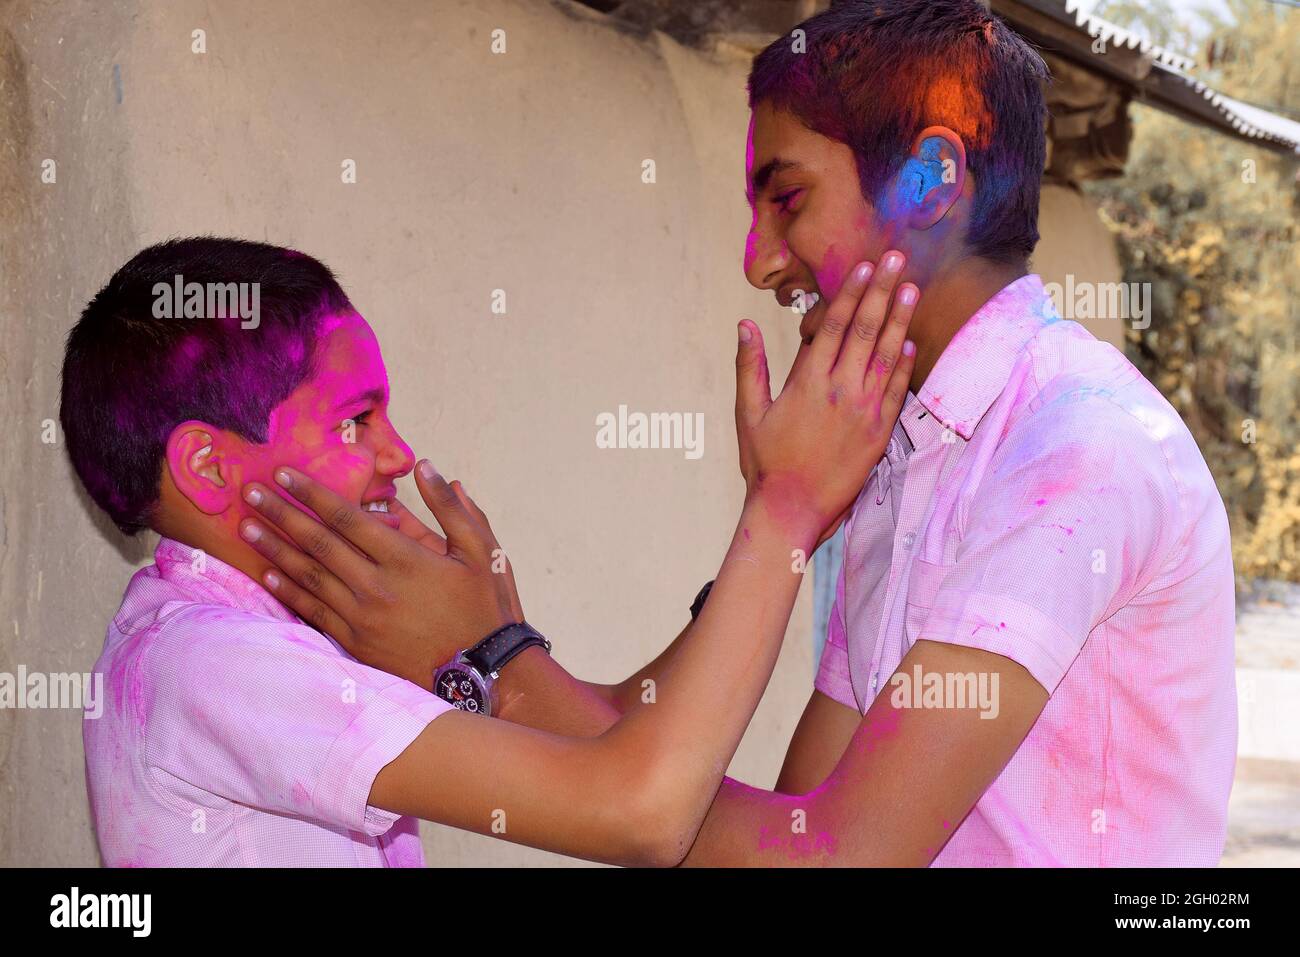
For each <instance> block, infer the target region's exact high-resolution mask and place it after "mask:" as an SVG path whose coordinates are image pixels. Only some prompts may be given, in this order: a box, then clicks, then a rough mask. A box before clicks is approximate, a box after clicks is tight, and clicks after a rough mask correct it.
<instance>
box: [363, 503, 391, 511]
mask: <svg viewBox="0 0 1300 957" xmlns="http://www.w3.org/2000/svg"><path fill="white" fill-rule="evenodd" d="M366 511H367V512H387V511H388V503H387V502H369V503H367V504H366Z"/></svg>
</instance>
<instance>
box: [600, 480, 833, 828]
mask: <svg viewBox="0 0 1300 957" xmlns="http://www.w3.org/2000/svg"><path fill="white" fill-rule="evenodd" d="M793 524H794V523H793V522H792V521H791V520H790V518H789V517H788V516H777V517H773V516H772V515H771V514H769V512H768V511H767V509H766V507H765V506H764V505H763V504H761V503H759V504H747V505H746V508H745V511H744V512H743V513H742V516H741V521H740V523H739V525H738V526H737V529H736V533H735V536H734V538H733V540H732V544H731V548H730V549H729V550H728V553H727V558H726V560H725V562H724V563H723V566H722V569H721V571H720V572H719V574H718V577H717V582H716V584H715V585H714V587H713V591H712V593H711V595H710V597H709V601H708V603H707V604H706V605H705V606H704V609H703V611H702V612H701V613H700V616H699V618H698V619H697V620H696V622H695V624H694V626H693V628H692V629H691V639H690V641H685V642H682V643H681V645H680V646H679V648H678V649H677V652H676V653H675V655H674V656H673V658H672V661H671V663H669V664H668V666H667V667H666V669H665V671H664V674H663V681H662V683H661V684H660V685H659V687H658V688H657V694H656V696H655V698H654V699H653V700H652V701H645V702H643V703H639V704H638V705H637V706H636V707H634V708H632V709H631V710H629V711H628V712H627V713H626V714H625V715H624V717H623V719H622V720H621V721H620V722H619V724H618V725H616V726H615V727H614V728H613V729H611V731H610V735H609V738H610V744H611V745H616V746H617V747H618V748H619V749H620V750H623V749H627V750H628V751H630V753H634V754H638V755H640V756H641V759H642V760H644V761H645V762H647V763H648V764H649V765H650V766H651V767H652V768H653V769H654V770H653V775H652V776H653V779H654V781H655V782H656V787H657V791H658V793H659V794H660V795H661V797H662V799H663V803H664V805H665V807H666V808H667V809H668V810H667V812H666V813H668V814H669V816H670V817H671V818H672V820H673V821H674V822H676V823H677V824H680V825H682V826H683V827H685V828H686V831H688V833H687V832H683V840H684V843H683V845H682V852H683V853H684V852H685V850H686V849H687V848H688V847H689V846H690V843H691V841H693V839H694V835H695V831H696V829H698V827H699V824H700V822H701V821H702V820H703V819H704V815H705V813H706V812H707V810H708V806H709V803H710V802H711V801H712V799H713V797H714V794H715V793H716V791H717V788H718V785H719V783H720V782H721V780H722V774H723V772H724V771H725V770H726V767H727V764H728V763H729V762H730V760H731V757H732V755H733V754H734V753H735V750H736V747H737V746H738V745H739V743H740V738H741V736H742V735H743V734H744V731H745V728H746V727H747V725H748V724H749V721H750V719H751V718H752V717H753V713H754V710H755V708H756V707H757V705H758V701H759V699H760V698H761V696H762V693H763V690H764V689H765V688H766V686H767V683H768V680H769V679H770V678H771V674H772V669H773V667H774V666H775V664H776V658H777V655H778V653H779V651H780V647H781V641H782V639H783V637H784V635H785V629H786V626H787V624H788V622H789V616H790V610H791V607H792V606H793V604H794V599H795V596H796V594H797V592H798V588H799V583H800V580H801V578H802V576H801V575H800V574H799V573H798V571H797V570H796V566H795V564H794V563H793V559H792V555H793V554H794V553H795V552H796V551H798V550H800V549H802V550H804V551H806V550H807V549H808V548H809V547H810V546H811V544H812V539H813V538H815V534H807V535H806V534H804V532H803V531H802V530H796V529H795V528H792V525H793Z"/></svg>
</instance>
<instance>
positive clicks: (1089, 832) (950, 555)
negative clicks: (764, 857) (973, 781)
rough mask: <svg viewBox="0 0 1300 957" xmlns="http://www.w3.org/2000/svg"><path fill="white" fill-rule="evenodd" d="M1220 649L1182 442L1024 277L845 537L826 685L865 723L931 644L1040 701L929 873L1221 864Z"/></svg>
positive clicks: (1209, 543) (1214, 521)
mask: <svg viewBox="0 0 1300 957" xmlns="http://www.w3.org/2000/svg"><path fill="white" fill-rule="evenodd" d="M945 426H947V428H945ZM1233 636H1234V593H1233V570H1232V554H1231V549H1230V545H1229V538H1228V520H1227V514H1226V512H1225V510H1224V507H1223V502H1222V500H1221V499H1220V497H1219V493H1218V490H1217V489H1216V487H1215V484H1214V479H1213V478H1212V477H1211V475H1210V472H1209V469H1208V468H1206V465H1205V461H1204V459H1203V458H1202V456H1201V454H1200V451H1199V450H1198V449H1197V446H1196V443H1195V441H1194V440H1193V439H1192V436H1191V434H1190V433H1189V432H1188V430H1187V428H1186V426H1185V425H1184V424H1183V422H1182V420H1181V419H1180V418H1179V416H1178V414H1177V412H1175V411H1174V409H1173V408H1172V407H1171V406H1170V405H1169V403H1168V402H1166V401H1165V399H1164V398H1163V397H1162V396H1161V395H1160V394H1159V392H1157V391H1156V389H1155V388H1154V387H1153V386H1152V385H1151V384H1150V383H1149V382H1147V380H1146V379H1144V378H1143V377H1142V375H1141V374H1140V373H1139V372H1138V371H1137V369H1135V368H1134V367H1133V366H1132V364H1130V363H1129V362H1128V361H1127V360H1126V359H1125V358H1124V356H1123V355H1122V354H1121V353H1120V352H1119V351H1118V350H1117V349H1115V348H1114V347H1113V346H1111V345H1109V344H1108V343H1103V342H1100V341H1098V340H1097V339H1095V338H1094V337H1093V336H1092V335H1091V334H1089V333H1088V332H1087V330H1085V329H1084V328H1083V327H1082V326H1080V325H1079V324H1078V323H1075V322H1070V321H1064V320H1061V319H1059V318H1057V316H1056V314H1055V311H1054V310H1053V307H1052V304H1051V299H1050V298H1049V297H1048V296H1047V295H1046V293H1045V292H1044V290H1043V285H1042V282H1041V281H1040V279H1039V278H1038V277H1037V276H1032V275H1030V276H1025V277H1023V278H1021V279H1019V280H1017V281H1015V282H1013V283H1012V284H1011V285H1009V286H1007V287H1006V288H1005V289H1003V290H1002V291H1001V292H1000V293H998V295H996V296H995V297H993V299H991V300H990V301H989V302H988V303H986V304H985V305H984V306H983V307H982V308H981V309H980V310H979V311H978V312H977V313H975V315H974V316H972V317H971V319H970V320H968V321H967V322H966V324H965V325H964V326H963V327H962V328H961V329H960V330H959V331H958V333H957V335H956V336H955V337H954V338H953V340H952V342H951V343H950V344H949V345H948V348H947V349H945V350H944V352H943V355H942V356H941V357H940V358H939V361H938V363H937V364H936V365H935V367H934V369H933V371H932V372H931V374H930V376H929V378H928V379H927V380H926V382H925V385H924V386H923V387H922V388H921V392H920V395H919V396H916V395H912V394H911V393H909V394H908V396H907V400H906V403H905V404H904V407H903V412H902V414H901V416H900V417H899V423H898V425H896V426H895V429H894V434H893V438H892V439H891V441H890V446H889V451H888V454H887V456H886V457H885V458H884V459H882V460H881V462H880V464H879V465H878V466H877V467H876V470H875V471H874V472H873V473H872V475H871V477H870V478H869V479H868V481H867V484H866V486H865V487H864V489H863V491H862V493H861V495H860V496H859V498H858V501H857V503H856V505H855V506H854V510H853V513H852V516H851V518H850V519H849V521H848V523H847V524H846V532H845V548H844V565H843V569H842V572H841V575H840V579H839V582H838V585H837V589H836V602H835V607H834V609H833V611H832V613H831V619H830V625H829V628H828V634H827V642H826V648H825V651H824V653H823V655H822V660H821V666H820V669H819V673H818V676H817V683H816V686H817V688H818V690H820V691H821V692H822V693H824V694H826V695H828V696H830V697H831V698H834V699H835V700H837V701H839V702H841V703H843V704H845V705H848V706H850V707H854V708H856V709H858V710H859V711H862V712H865V711H866V709H867V708H868V707H869V706H870V704H871V702H872V700H873V699H874V698H875V697H876V695H877V694H879V693H886V694H891V693H892V692H893V690H894V689H893V688H892V687H891V686H890V684H889V681H890V677H891V675H892V674H893V673H894V671H895V669H896V667H897V666H898V664H899V662H900V661H901V660H902V658H903V656H904V655H905V654H906V653H907V651H908V650H909V649H910V648H911V647H912V645H913V644H915V643H916V641H917V640H918V639H920V638H925V639H927V640H930V641H942V642H949V643H952V644H958V645H966V646H969V647H972V648H980V649H984V650H986V651H991V652H995V653H997V654H999V655H1004V656H1006V657H1008V658H1010V659H1012V660H1014V661H1016V662H1019V663H1020V664H1021V665H1023V666H1024V667H1025V669H1026V670H1028V671H1029V673H1030V674H1031V675H1033V677H1034V678H1035V679H1036V680H1037V681H1038V682H1039V683H1040V684H1042V686H1043V687H1044V688H1045V689H1046V690H1047V691H1048V692H1049V693H1050V695H1051V698H1050V699H1049V701H1048V703H1047V706H1046V708H1045V709H1044V710H1043V712H1042V715H1041V716H1040V717H1039V719H1038V721H1037V723H1036V724H1035V725H1034V727H1033V729H1032V730H1031V731H1030V732H1029V735H1028V737H1027V738H1026V739H1025V741H1024V743H1023V744H1021V746H1020V749H1019V750H1018V751H1017V752H1016V753H1015V755H1014V756H1013V757H1012V758H1011V761H1010V762H1009V763H1008V764H1007V766H1006V768H1005V769H1004V770H1003V771H1002V773H1001V774H1000V775H999V776H998V778H997V780H996V781H994V783H993V785H992V786H991V787H990V788H989V789H988V791H986V792H985V794H984V796H983V797H982V798H980V800H979V802H978V803H977V804H976V805H975V807H974V809H973V810H972V811H971V813H970V814H969V815H968V816H967V817H966V819H965V820H964V821H962V822H961V823H960V824H959V825H958V826H957V828H956V830H955V832H954V833H953V835H952V837H951V839H950V840H949V841H948V843H947V845H946V846H945V847H944V848H943V849H942V850H941V851H940V853H939V855H938V857H937V858H936V859H935V862H934V863H935V864H936V865H948V866H954V865H955V866H1001V865H1035V866H1041V865H1070V866H1099V865H1107V866H1111V865H1117V866H1165V865H1169V866H1214V865H1217V864H1218V862H1219V857H1220V855H1221V854H1222V852H1223V844H1224V838H1225V832H1226V819H1227V806H1228V792H1229V790H1230V789H1231V785H1232V774H1233V766H1234V763H1235V757H1236V740H1237V703H1236V689H1235V684H1234V672H1233ZM879 826H880V827H881V828H887V827H888V826H889V822H888V821H881V822H880V824H879Z"/></svg>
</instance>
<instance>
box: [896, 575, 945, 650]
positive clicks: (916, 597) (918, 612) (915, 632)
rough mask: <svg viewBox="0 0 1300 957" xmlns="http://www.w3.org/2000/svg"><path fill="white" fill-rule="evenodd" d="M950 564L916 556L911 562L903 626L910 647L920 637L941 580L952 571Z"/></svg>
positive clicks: (941, 583)
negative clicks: (940, 563)
mask: <svg viewBox="0 0 1300 957" xmlns="http://www.w3.org/2000/svg"><path fill="white" fill-rule="evenodd" d="M952 567H953V566H951V565H938V564H935V563H934V562H927V561H926V560H925V559H923V558H918V559H917V560H916V561H915V562H913V563H912V573H911V576H910V577H909V578H908V582H907V602H906V605H905V607H904V614H903V627H904V631H905V633H906V636H907V647H908V648H909V649H910V648H911V647H912V645H914V644H916V641H917V639H918V638H920V637H921V629H922V628H923V627H924V626H925V620H926V618H928V617H929V616H930V609H931V608H932V607H933V606H934V600H935V597H936V596H937V595H938V594H939V588H940V586H942V585H943V580H944V579H945V578H946V577H948V572H950V571H952Z"/></svg>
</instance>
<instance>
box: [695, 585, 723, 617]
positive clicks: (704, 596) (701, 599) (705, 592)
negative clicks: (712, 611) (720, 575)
mask: <svg viewBox="0 0 1300 957" xmlns="http://www.w3.org/2000/svg"><path fill="white" fill-rule="evenodd" d="M713 581H717V579H716V578H715V579H714V580H713ZM711 591H713V582H712V581H709V582H705V583H704V587H703V588H701V589H700V593H699V594H698V595H696V596H695V601H693V602H691V621H694V620H695V619H696V618H699V617H700V612H701V611H703V610H704V603H705V602H706V601H708V600H709V592H711Z"/></svg>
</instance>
